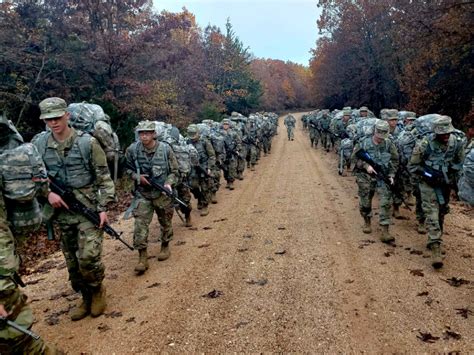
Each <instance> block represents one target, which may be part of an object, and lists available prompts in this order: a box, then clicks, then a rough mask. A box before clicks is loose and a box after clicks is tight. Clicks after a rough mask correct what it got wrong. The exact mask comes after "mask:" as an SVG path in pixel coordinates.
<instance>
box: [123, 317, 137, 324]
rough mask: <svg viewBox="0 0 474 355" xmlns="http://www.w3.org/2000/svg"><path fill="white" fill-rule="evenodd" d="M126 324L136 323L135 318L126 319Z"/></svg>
mask: <svg viewBox="0 0 474 355" xmlns="http://www.w3.org/2000/svg"><path fill="white" fill-rule="evenodd" d="M125 322H126V323H132V322H133V323H135V317H130V318H128V319H125Z"/></svg>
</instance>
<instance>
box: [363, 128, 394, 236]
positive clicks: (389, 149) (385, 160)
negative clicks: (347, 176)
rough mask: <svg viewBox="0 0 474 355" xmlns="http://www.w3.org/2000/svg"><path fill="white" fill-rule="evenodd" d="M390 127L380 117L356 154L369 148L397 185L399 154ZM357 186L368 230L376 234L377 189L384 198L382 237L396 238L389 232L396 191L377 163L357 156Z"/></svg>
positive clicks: (371, 154)
mask: <svg viewBox="0 0 474 355" xmlns="http://www.w3.org/2000/svg"><path fill="white" fill-rule="evenodd" d="M388 136H389V126H388V124H387V122H385V121H381V120H378V121H377V123H376V124H375V127H374V133H373V135H371V136H367V137H364V138H362V139H361V140H360V141H358V143H357V144H356V145H355V147H354V155H355V154H356V153H357V152H359V151H360V150H365V151H366V152H367V153H368V154H369V155H370V157H371V158H372V159H373V160H374V162H375V163H377V164H378V165H379V166H380V167H381V168H382V169H383V170H384V173H385V174H386V175H388V176H389V179H390V183H391V184H392V185H393V183H394V177H395V173H396V171H397V168H398V153H397V148H396V147H395V145H394V144H393V142H392V141H391V140H390V139H389V138H388ZM354 173H355V175H356V181H357V185H358V186H359V211H360V214H361V215H362V217H363V218H364V227H363V229H362V231H363V232H364V233H372V227H371V218H372V198H373V197H374V194H375V191H376V190H377V192H378V195H379V199H380V204H379V205H380V213H379V216H380V217H379V224H380V226H381V227H382V235H381V237H380V240H381V241H382V242H384V243H389V242H392V241H394V240H395V238H394V237H393V236H391V235H390V234H389V225H390V206H391V204H392V194H391V192H390V189H389V187H388V186H387V185H386V183H384V182H383V181H382V180H381V179H380V178H378V177H377V173H376V172H375V169H374V167H373V166H371V165H369V164H368V163H366V162H364V161H362V160H360V159H357V161H356V167H355V169H354Z"/></svg>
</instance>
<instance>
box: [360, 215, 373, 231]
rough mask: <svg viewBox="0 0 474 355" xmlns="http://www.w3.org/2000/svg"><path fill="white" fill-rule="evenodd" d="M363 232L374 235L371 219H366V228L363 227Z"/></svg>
mask: <svg viewBox="0 0 474 355" xmlns="http://www.w3.org/2000/svg"><path fill="white" fill-rule="evenodd" d="M362 232H364V233H365V234H370V233H372V226H371V225H370V217H364V227H362Z"/></svg>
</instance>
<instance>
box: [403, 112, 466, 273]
mask: <svg viewBox="0 0 474 355" xmlns="http://www.w3.org/2000/svg"><path fill="white" fill-rule="evenodd" d="M433 130H434V133H433V134H431V135H428V136H426V137H425V138H423V139H422V140H421V141H420V142H419V143H418V144H417V145H416V146H415V149H414V150H413V154H412V156H411V160H410V166H409V168H410V171H411V172H412V173H414V174H418V175H420V176H421V180H420V182H419V187H420V193H421V200H422V207H423V211H424V213H425V214H426V224H427V227H428V245H427V246H428V248H430V249H431V253H432V261H431V264H432V266H433V267H434V268H436V269H439V268H441V267H442V266H443V260H442V258H441V242H442V239H441V236H442V234H443V224H444V216H445V215H446V214H447V213H448V212H449V206H448V204H449V197H450V194H451V188H452V186H453V184H454V183H455V182H456V180H457V179H456V178H457V175H459V174H460V171H461V169H462V164H463V161H464V146H463V143H462V139H461V138H460V137H457V136H455V135H454V134H451V133H452V132H453V131H454V127H453V125H452V124H451V118H450V117H448V116H442V117H439V118H437V119H436V120H435V121H434V123H433Z"/></svg>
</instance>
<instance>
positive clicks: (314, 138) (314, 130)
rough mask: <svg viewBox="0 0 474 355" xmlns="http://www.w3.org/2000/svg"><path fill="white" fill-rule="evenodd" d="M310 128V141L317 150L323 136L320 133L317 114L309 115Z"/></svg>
mask: <svg viewBox="0 0 474 355" xmlns="http://www.w3.org/2000/svg"><path fill="white" fill-rule="evenodd" d="M307 121H308V128H309V140H310V141H311V147H314V148H317V147H318V143H319V139H320V137H321V134H320V133H319V126H318V125H319V123H318V116H317V112H313V113H311V114H310V115H308V118H307Z"/></svg>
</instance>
